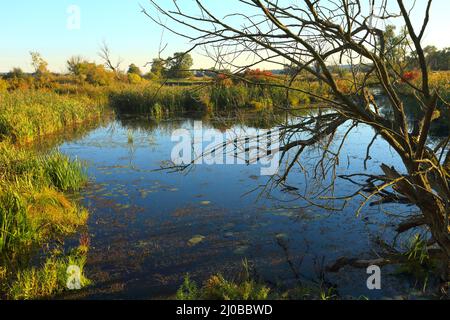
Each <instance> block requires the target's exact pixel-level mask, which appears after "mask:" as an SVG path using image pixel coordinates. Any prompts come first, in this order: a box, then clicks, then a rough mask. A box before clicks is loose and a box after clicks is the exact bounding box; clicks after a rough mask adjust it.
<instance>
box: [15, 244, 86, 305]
mask: <svg viewBox="0 0 450 320" xmlns="http://www.w3.org/2000/svg"><path fill="white" fill-rule="evenodd" d="M85 264H86V254H85V252H84V251H80V250H79V249H75V250H73V251H72V252H71V253H69V254H68V255H63V254H55V255H53V256H51V257H49V258H47V259H46V261H45V262H44V263H43V265H42V266H40V267H31V268H28V269H24V270H21V271H19V272H18V274H17V277H16V279H15V280H14V281H13V282H12V283H11V285H10V289H9V291H8V293H7V297H8V298H9V299H14V300H30V299H33V300H34V299H48V298H51V297H54V296H55V295H58V294H61V293H63V292H64V291H66V290H67V289H68V288H67V280H68V277H69V276H70V274H69V273H68V268H69V266H77V267H78V268H79V269H80V272H81V274H80V276H81V277H80V285H81V288H84V287H86V286H88V285H90V284H91V281H90V280H89V279H88V278H86V276H85V272H84V266H85Z"/></svg>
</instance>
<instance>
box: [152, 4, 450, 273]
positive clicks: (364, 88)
mask: <svg viewBox="0 0 450 320" xmlns="http://www.w3.org/2000/svg"><path fill="white" fill-rule="evenodd" d="M150 2H151V6H150V7H149V8H147V9H144V13H145V14H146V15H148V16H149V17H150V18H151V19H152V20H153V21H154V22H155V23H158V24H160V25H162V26H164V27H165V28H167V29H169V30H170V31H172V32H173V33H175V34H177V35H179V36H181V37H184V38H186V39H187V40H188V41H189V43H191V44H192V47H191V48H190V49H189V50H188V51H192V50H194V49H200V48H201V49H203V50H204V51H205V52H206V53H207V54H208V55H209V56H210V57H212V58H213V59H214V60H215V61H216V64H217V65H218V66H219V68H221V67H222V68H223V67H227V68H230V69H233V70H234V71H235V72H236V74H237V73H239V72H240V71H242V70H244V69H246V68H251V67H253V66H256V65H258V64H260V63H271V64H275V65H279V66H284V65H290V66H291V69H292V70H293V72H292V74H291V77H290V78H289V79H287V80H286V82H285V84H284V85H283V86H284V87H285V88H286V90H287V91H288V92H289V91H290V90H296V89H295V88H294V87H293V86H292V84H293V83H294V81H295V79H296V78H297V77H298V76H299V75H300V74H305V73H306V74H308V75H309V76H312V77H314V78H315V79H317V80H319V81H320V82H321V83H322V85H325V86H327V87H328V88H329V89H330V90H331V92H332V93H333V97H334V98H329V97H326V96H318V95H317V94H316V93H314V92H309V94H311V95H314V96H315V98H316V99H318V100H321V101H322V102H324V103H325V104H326V105H327V106H328V107H329V108H330V110H331V111H329V112H324V113H318V114H316V115H315V116H313V117H308V118H305V119H301V121H299V123H297V124H295V125H294V126H291V127H287V128H286V135H290V134H292V135H293V134H294V133H297V132H307V133H309V138H306V139H304V140H296V141H290V142H289V143H287V144H285V146H284V151H287V150H289V149H291V148H298V152H297V153H296V156H295V158H294V160H293V162H295V161H297V160H298V159H299V157H300V156H301V154H302V152H303V151H304V150H305V148H307V147H309V146H313V145H316V144H317V143H318V142H320V141H322V142H323V141H324V140H326V141H328V140H327V139H331V138H333V137H334V135H335V133H336V131H337V130H338V129H339V128H340V127H341V126H343V125H344V124H345V123H349V122H350V123H351V125H350V127H349V128H350V129H349V130H351V129H352V128H353V127H354V126H356V125H357V124H360V123H363V124H367V125H369V126H371V127H372V128H373V129H374V131H375V134H376V137H381V138H383V139H384V140H386V141H387V142H388V143H389V145H390V146H391V147H392V148H393V149H394V150H395V151H396V153H397V154H398V155H399V157H400V158H401V159H402V161H403V164H404V165H405V168H406V171H405V172H399V171H397V170H396V169H395V168H393V167H391V166H389V165H388V164H383V165H382V167H381V170H382V174H380V175H368V174H364V173H363V174H361V175H359V177H360V178H361V177H364V178H367V179H366V184H365V185H364V186H363V187H361V189H360V190H358V192H357V193H356V194H358V195H364V197H365V201H364V203H363V204H366V203H369V202H371V201H373V200H375V198H376V197H378V198H379V197H382V198H383V197H385V198H389V199H390V201H394V200H395V201H400V202H408V203H410V204H413V205H415V206H417V207H418V208H419V209H420V214H419V215H418V216H414V217H412V218H411V220H408V221H405V222H403V223H402V224H401V225H400V226H399V229H398V231H399V232H404V231H406V230H410V229H412V228H416V227H419V226H426V227H427V228H428V229H429V231H430V234H431V238H430V244H434V245H435V246H437V248H438V253H439V254H440V255H441V256H442V257H443V259H444V260H443V261H445V263H448V261H449V258H450V237H449V231H450V229H449V217H448V214H449V208H450V207H449V204H450V202H449V201H450V189H449V177H450V153H449V152H448V148H447V146H448V142H449V138H448V137H447V138H445V139H443V140H442V141H439V142H438V143H436V144H434V145H432V144H431V142H430V139H429V136H430V127H431V123H432V121H434V120H435V119H436V118H437V117H438V116H439V112H438V108H439V106H444V108H448V103H447V102H445V101H444V100H443V99H441V97H440V95H439V92H437V91H436V90H435V89H433V88H432V87H431V86H430V83H429V71H428V68H427V64H426V60H425V55H424V51H423V48H422V40H423V37H424V34H425V32H426V28H427V25H428V22H429V20H430V8H431V6H432V1H431V0H429V1H427V6H426V10H425V11H424V12H419V13H417V12H416V13H415V14H416V15H417V14H419V16H421V19H422V20H421V23H417V18H416V19H415V21H414V23H413V21H411V20H412V18H411V15H412V13H413V12H414V7H408V6H407V5H411V4H412V1H406V3H405V2H404V1H403V0H397V1H389V2H388V1H385V0H367V1H354V0H320V1H319V0H315V1H313V0H304V1H281V0H280V1H260V0H240V1H233V5H232V7H233V8H235V11H236V12H234V13H231V14H228V15H226V16H223V13H221V12H214V11H213V10H212V9H210V5H209V4H210V3H211V2H209V1H200V0H192V1H186V2H185V1H183V3H182V4H181V2H180V1H173V2H171V3H170V4H168V2H167V1H163V0H161V1H158V0H150ZM227 2H228V0H227ZM388 3H389V4H388ZM186 9H189V10H186ZM194 12H195V13H194ZM392 20H397V21H400V20H401V22H402V24H404V25H405V26H406V29H405V37H407V38H408V40H409V44H410V48H409V50H410V51H411V52H414V53H415V57H416V63H417V64H418V65H419V66H420V74H421V81H420V85H415V84H413V83H412V82H409V81H408V79H405V78H404V77H403V74H402V72H401V70H400V69H398V68H397V66H395V65H393V62H392V61H391V60H390V59H389V58H388V57H389V54H390V53H391V52H390V50H393V47H389V46H388V45H387V44H386V41H385V36H384V30H383V28H384V26H385V25H386V24H388V23H390V21H392ZM162 21H164V23H163V22H162ZM166 21H168V22H167V23H166ZM335 64H346V65H350V66H351V68H350V70H351V73H352V77H351V79H347V80H346V81H347V82H348V83H347V87H350V90H348V89H347V90H343V89H342V88H341V87H340V86H339V83H338V80H339V79H338V77H337V76H336V75H335V74H334V73H333V72H332V69H331V66H332V65H335ZM400 83H401V84H402V85H407V86H409V87H410V89H411V90H412V91H413V93H414V96H415V99H416V100H417V102H418V104H419V105H420V114H419V116H418V119H417V121H414V122H413V123H412V124H411V123H410V122H409V121H408V118H407V114H406V112H405V106H404V102H403V100H402V99H401V97H400V95H399V89H398V86H399V84H400ZM375 87H377V88H379V89H381V90H382V93H383V95H384V96H385V97H387V100H388V103H386V105H385V106H383V108H388V109H389V110H388V111H389V112H382V111H381V106H379V105H378V103H377V101H376V99H374V97H373V94H372V93H373V88H375ZM345 138H346V135H345V136H344V137H343V139H344V140H345ZM342 143H343V141H342ZM325 145H327V143H325ZM370 147H371V145H369V146H368V149H367V157H369V155H370ZM337 158H338V155H336V157H335V159H336V161H337ZM291 167H292V166H291V165H288V166H287V172H286V173H285V174H284V175H282V176H281V177H280V181H282V180H283V179H285V178H286V176H287V173H288V171H289V170H290V168H291ZM343 178H346V179H350V180H353V178H355V179H356V177H354V176H352V177H349V176H347V177H343ZM389 190H390V191H389ZM381 201H383V200H381ZM341 262H342V261H341ZM347 262H348V261H347ZM353 262H354V261H353ZM353 264H354V265H357V264H358V263H353Z"/></svg>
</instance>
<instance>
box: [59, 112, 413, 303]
mask: <svg viewBox="0 0 450 320" xmlns="http://www.w3.org/2000/svg"><path fill="white" fill-rule="evenodd" d="M202 125H203V129H208V128H209V129H214V130H217V131H218V133H221V132H223V130H224V129H223V123H221V121H219V120H215V121H211V120H204V121H203V122H202ZM193 126H194V119H193V118H189V117H180V118H172V119H171V120H163V121H160V122H158V123H156V122H152V121H150V120H148V119H146V118H145V117H144V118H134V117H128V118H126V119H122V120H113V121H111V122H108V123H107V124H105V125H103V126H101V127H99V128H95V129H92V131H90V132H88V133H87V134H85V135H84V136H83V137H81V138H77V139H75V140H73V139H72V140H68V142H65V143H62V144H61V145H60V146H59V149H60V150H61V151H62V152H63V153H65V154H67V155H69V156H71V157H73V158H77V159H79V160H82V161H84V162H85V163H86V165H87V171H88V174H89V177H90V181H91V182H90V183H89V185H88V186H87V187H86V188H85V190H83V192H82V193H81V195H80V198H81V202H82V204H83V205H84V206H85V207H87V208H88V209H89V211H90V212H91V216H90V219H89V223H88V226H87V230H86V231H84V232H88V234H89V235H90V237H91V249H90V251H89V257H88V262H87V265H86V273H87V275H88V277H89V278H90V279H91V280H93V282H94V285H93V286H92V287H91V288H88V289H86V290H84V291H82V292H79V293H76V294H75V297H82V298H87V299H98V298H117V299H122V298H128V299H154V298H170V297H173V295H174V293H175V292H176V290H177V289H178V288H179V286H180V285H181V284H182V281H183V277H184V276H185V275H186V274H189V275H190V277H191V278H192V279H194V280H196V281H198V282H202V281H204V280H206V279H207V278H208V277H209V276H210V275H212V274H215V273H218V272H220V273H222V274H223V275H225V276H226V277H229V278H233V276H234V275H236V273H237V272H239V270H241V269H242V262H243V260H245V259H247V260H248V261H249V263H250V264H251V265H252V266H253V268H252V269H253V271H254V272H255V274H256V275H257V276H258V277H260V278H262V279H264V280H266V281H268V282H270V283H272V284H277V285H280V286H284V287H290V286H293V285H295V284H296V276H295V272H294V271H293V270H292V268H293V267H294V269H296V272H297V273H298V274H301V276H302V278H303V279H315V278H316V276H317V270H319V269H320V268H321V266H323V265H327V264H329V263H331V262H333V261H334V260H335V259H337V258H339V257H341V256H347V257H373V252H374V250H376V249H377V247H376V245H375V239H376V237H378V236H382V237H384V239H387V240H389V239H392V236H393V233H392V229H393V228H392V227H393V225H392V219H393V217H392V215H407V214H410V213H411V211H412V210H413V209H412V208H410V207H405V206H400V205H383V206H373V207H370V206H367V207H365V208H364V209H363V210H362V212H361V214H360V215H359V216H356V211H357V209H358V207H359V204H360V200H361V198H359V199H355V200H353V201H351V202H350V203H348V204H347V206H346V207H345V208H344V209H343V210H342V211H339V212H330V211H329V210H326V209H321V208H319V207H308V203H307V202H306V201H305V200H302V199H301V198H298V197H296V196H295V195H294V194H292V193H290V192H288V191H287V190H283V188H273V189H272V190H271V191H270V193H263V192H262V189H261V188H260V189H257V188H258V187H260V186H264V185H266V184H267V183H268V182H270V179H271V177H270V176H262V175H261V170H260V169H261V167H260V165H245V164H244V165H196V166H193V167H191V168H190V170H188V171H183V172H171V171H170V170H158V169H159V168H161V166H164V165H166V164H167V161H169V160H170V159H171V152H172V149H173V147H174V146H175V144H176V142H173V141H172V139H171V138H172V133H173V132H174V130H177V129H180V128H185V129H188V130H193ZM226 127H227V129H230V128H231V129H238V128H239V129H245V130H249V131H252V130H256V129H257V128H252V126H251V125H248V124H247V125H245V124H242V122H235V123H233V121H231V122H230V121H227V126H226ZM344 132H345V130H342V131H341V132H340V133H339V134H340V135H341V136H342V135H343V134H344ZM372 137H373V132H372V130H371V129H370V128H368V127H365V126H359V127H358V128H356V129H354V131H352V133H351V134H350V135H349V137H348V140H347V142H346V144H345V145H344V146H343V149H342V151H341V155H342V156H341V161H340V165H339V167H338V172H337V174H340V173H345V174H351V173H353V172H362V171H364V164H363V162H364V158H365V155H366V146H367V144H368V143H369V142H370V141H371V139H372ZM335 147H336V146H335ZM320 154H321V153H320V150H319V149H317V150H312V151H310V152H308V153H305V155H304V156H303V158H302V159H300V163H301V164H302V166H303V168H304V169H305V170H306V171H307V173H308V174H307V175H305V172H303V171H302V170H301V168H300V166H297V167H294V169H293V170H292V172H291V174H290V175H289V177H288V183H289V185H290V186H295V187H297V188H298V192H300V193H302V192H303V190H305V188H307V189H308V190H309V189H311V188H314V184H315V183H316V182H315V180H314V179H313V177H312V176H313V169H314V166H315V163H316V161H317V157H318V156H320ZM371 155H372V159H371V160H370V161H369V162H368V172H372V173H373V172H377V173H379V172H380V168H379V165H380V164H381V163H382V162H385V163H388V164H389V165H393V166H395V167H396V168H398V169H399V170H401V169H402V166H401V164H400V162H399V160H398V158H397V157H396V156H395V153H394V151H393V150H391V149H390V148H389V146H388V145H387V144H386V143H384V142H383V141H381V140H377V141H376V142H375V144H374V145H373V147H372V151H371ZM255 189H256V190H255ZM355 190H356V186H355V185H353V184H351V183H349V182H347V181H345V180H337V182H336V188H335V192H336V195H345V194H351V193H353V192H354V191H355ZM77 242H78V237H73V238H72V239H69V240H68V241H67V246H68V247H70V246H71V245H72V246H73V245H76V244H77ZM393 271H395V269H389V268H386V269H383V274H382V290H380V291H370V290H368V289H367V286H366V281H367V278H368V275H367V273H366V270H363V269H352V268H345V269H343V270H342V271H341V272H339V273H337V274H327V279H328V280H329V281H331V282H332V283H335V284H336V285H337V288H338V291H339V293H340V295H341V296H344V297H349V296H351V297H355V298H358V297H360V296H365V297H369V298H372V299H373V298H386V297H388V298H394V297H395V296H396V295H398V294H402V293H405V292H407V290H408V288H407V286H408V285H407V282H406V281H404V280H402V279H401V278H399V277H396V276H394V275H393V274H392V273H393Z"/></svg>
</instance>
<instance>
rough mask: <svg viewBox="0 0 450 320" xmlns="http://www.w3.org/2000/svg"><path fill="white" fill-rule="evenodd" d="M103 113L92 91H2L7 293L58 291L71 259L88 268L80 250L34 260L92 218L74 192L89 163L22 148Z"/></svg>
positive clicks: (1, 277) (1, 251) (27, 295)
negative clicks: (87, 93)
mask: <svg viewBox="0 0 450 320" xmlns="http://www.w3.org/2000/svg"><path fill="white" fill-rule="evenodd" d="M103 111H104V109H103V107H102V103H101V101H100V99H93V98H91V97H88V96H85V95H80V96H69V95H60V94H57V93H55V92H50V91H47V90H24V91H13V92H3V93H0V176H1V179H0V297H4V298H11V299H32V298H44V297H46V296H51V295H53V294H56V293H58V292H61V291H62V290H64V289H65V288H66V286H65V284H64V279H66V278H67V275H66V274H65V272H66V271H65V270H64V269H66V268H67V264H68V263H70V262H74V263H75V262H76V263H78V264H79V265H80V266H82V262H83V260H82V256H81V255H79V254H77V258H76V259H75V258H73V257H72V256H71V255H69V256H67V257H66V256H61V255H60V256H56V255H54V254H52V255H51V256H50V257H48V258H47V259H46V260H44V261H41V263H38V264H36V263H35V262H31V261H32V259H31V258H30V257H31V256H33V253H36V252H40V251H41V248H42V246H43V245H44V244H48V243H50V242H52V241H54V240H56V239H59V240H61V242H62V241H63V239H64V237H66V236H67V235H70V234H73V233H74V232H76V231H77V230H78V229H79V227H81V226H82V225H84V224H85V223H86V221H87V218H88V212H87V211H86V210H85V209H83V208H81V207H79V206H78V205H77V203H76V202H75V201H73V200H71V199H70V197H69V196H68V195H69V194H70V193H72V192H74V191H78V190H79V189H80V188H82V186H83V185H84V184H85V183H86V182H87V175H86V172H85V170H84V168H83V166H82V165H81V163H79V162H77V161H73V160H70V159H69V158H68V157H66V156H64V155H62V154H60V153H59V152H57V151H53V152H50V153H46V154H40V153H37V152H35V151H33V150H31V149H30V148H23V147H20V145H21V144H23V143H28V142H32V141H34V140H36V139H38V138H39V137H42V136H45V135H48V134H54V133H57V132H60V131H63V130H65V129H67V128H69V127H73V126H77V125H80V124H82V123H84V122H86V121H88V120H92V119H98V118H100V116H101V115H102V113H103ZM68 259H72V260H70V261H69V260H68Z"/></svg>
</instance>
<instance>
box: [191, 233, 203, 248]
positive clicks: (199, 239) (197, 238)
mask: <svg viewBox="0 0 450 320" xmlns="http://www.w3.org/2000/svg"><path fill="white" fill-rule="evenodd" d="M203 240H205V236H202V235H196V236H193V237H192V238H191V239H189V241H188V246H190V247H193V246H196V245H198V244H199V243H201V242H203Z"/></svg>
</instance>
